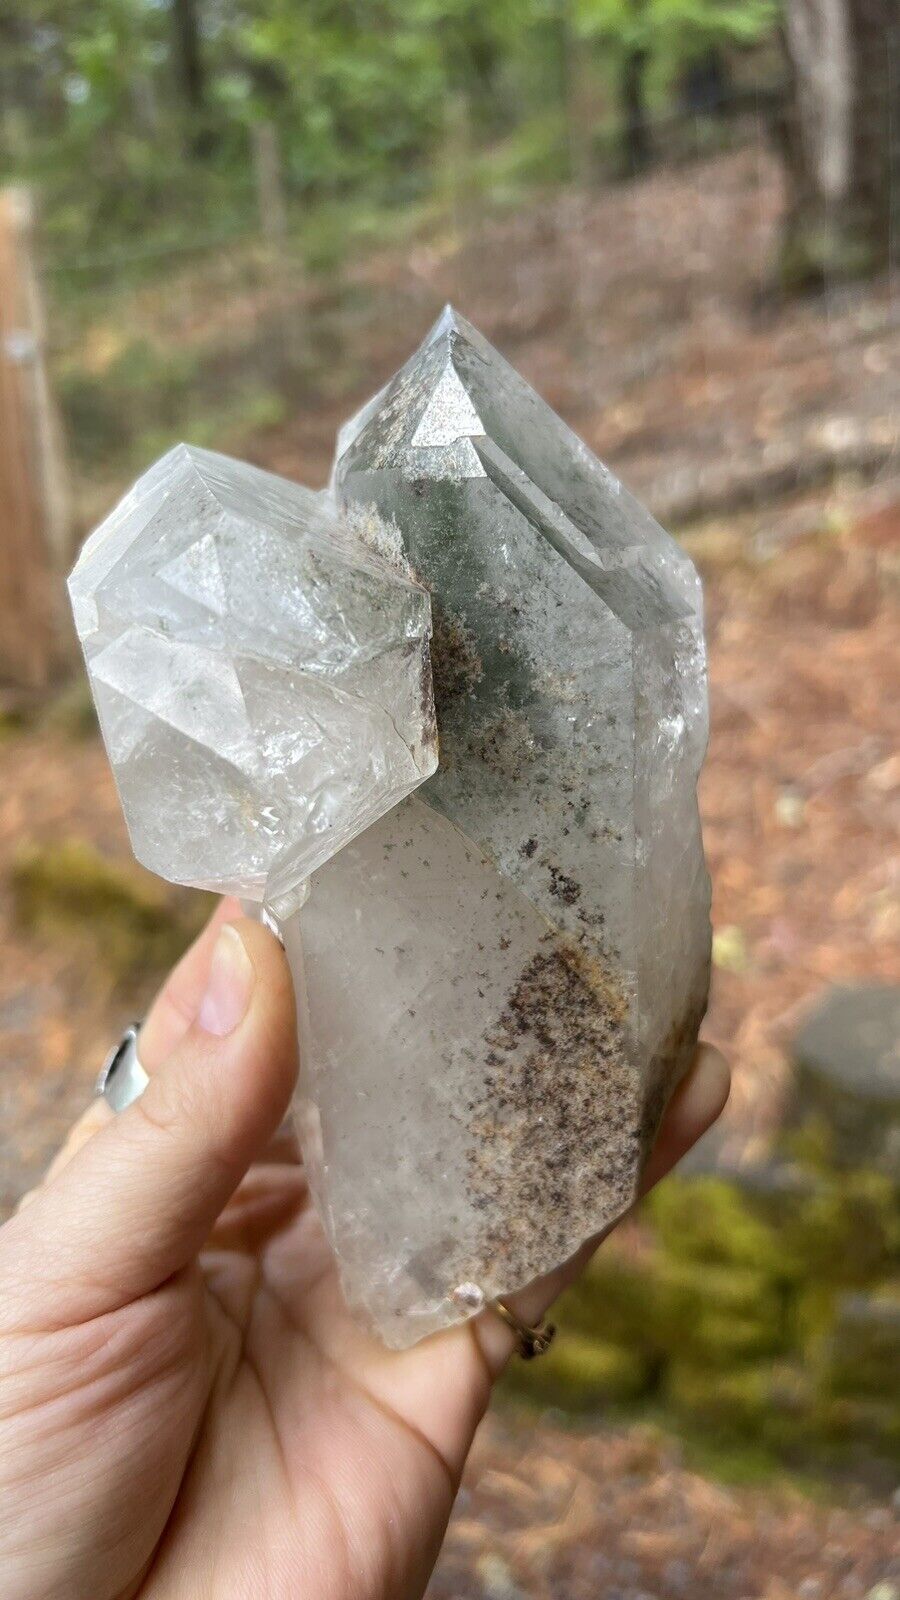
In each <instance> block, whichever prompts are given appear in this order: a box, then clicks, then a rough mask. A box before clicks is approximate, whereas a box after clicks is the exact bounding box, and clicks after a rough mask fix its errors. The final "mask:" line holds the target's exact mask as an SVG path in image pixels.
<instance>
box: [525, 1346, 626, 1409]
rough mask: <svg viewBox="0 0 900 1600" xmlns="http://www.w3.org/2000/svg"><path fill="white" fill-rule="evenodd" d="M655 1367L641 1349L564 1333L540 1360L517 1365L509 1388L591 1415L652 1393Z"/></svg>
mask: <svg viewBox="0 0 900 1600" xmlns="http://www.w3.org/2000/svg"><path fill="white" fill-rule="evenodd" d="M651 1381H652V1375H651V1367H650V1364H649V1362H647V1361H646V1360H645V1359H644V1358H643V1357H642V1356H641V1355H640V1354H639V1353H638V1352H637V1351H631V1350H626V1349H624V1348H623V1347H622V1346H620V1345H614V1344H607V1343H605V1342H604V1341H602V1340H595V1339H587V1338H584V1337H582V1336H581V1335H579V1334H576V1333H573V1332H570V1331H568V1330H563V1331H561V1333H560V1335H559V1337H558V1338H557V1339H556V1340H555V1341H554V1343H553V1344H552V1345H551V1347H550V1349H549V1350H548V1352H547V1354H546V1355H545V1356H542V1357H541V1359H540V1360H539V1361H532V1362H524V1361H517V1362H514V1363H513V1364H512V1366H511V1367H510V1368H509V1369H508V1372H507V1376H506V1379H505V1388H506V1389H507V1391H508V1392H510V1393H516V1394H519V1395H522V1396H524V1397H525V1398H527V1399H528V1400H530V1401H533V1402H538V1403H541V1404H543V1405H554V1406H560V1407H562V1408H563V1409H565V1410H568V1411H587V1410H591V1409H593V1408H595V1407H599V1406H604V1405H621V1404H624V1403H626V1402H629V1401H634V1400H637V1399H639V1398H640V1396H641V1395H643V1394H646V1392H647V1390H648V1388H649V1387H650V1384H651Z"/></svg>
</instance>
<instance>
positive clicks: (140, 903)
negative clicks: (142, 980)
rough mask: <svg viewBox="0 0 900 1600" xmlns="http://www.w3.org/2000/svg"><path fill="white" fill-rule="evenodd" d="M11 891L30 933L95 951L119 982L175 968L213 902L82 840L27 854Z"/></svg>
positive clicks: (29, 850)
mask: <svg viewBox="0 0 900 1600" xmlns="http://www.w3.org/2000/svg"><path fill="white" fill-rule="evenodd" d="M11 888H12V892H13V898H14V903H15V908H16V914H17V916H18V918H19V921H20V922H21V923H22V924H23V926H25V927H26V928H28V929H29V930H31V931H32V932H34V933H37V934H39V935H40V937H41V938H48V939H56V940H62V941H63V942H65V943H66V944H67V945H69V946H70V947H72V949H73V950H76V949H77V948H78V947H79V946H82V945H84V944H85V943H87V944H89V945H90V946H91V947H92V950H93V952H94V953H95V954H96V955H97V956H98V957H99V959H100V961H101V962H102V964H103V966H104V967H105V968H106V970H107V971H108V972H109V973H110V974H111V975H112V976H113V977H114V978H125V977H127V976H129V975H131V974H133V973H136V972H138V971H146V970H162V969H163V968H164V967H166V966H168V965H170V964H171V962H172V961H173V960H175V959H176V958H177V957H178V956H179V955H180V954H181V952H182V951H183V949H184V947H185V945H186V944H187V943H188V942H189V941H190V939H191V938H192V937H193V936H194V934H195V933H196V932H197V931H198V930H199V928H200V926H201V925H202V923H203V921H204V920H205V917H206V916H207V915H208V910H209V902H208V900H207V898H206V896H203V895H199V894H187V893H179V892H173V891H172V890H170V889H168V887H167V886H166V885H164V884H162V883H160V882H159V880H158V879H156V878H153V877H151V875H150V874H149V873H147V872H144V871H143V869H142V868H140V867H137V866H132V865H129V864H124V863H118V862H111V861H108V860H107V859H106V858H105V857H104V856H102V855H100V853H99V851H97V850H95V849H94V847H93V846H92V845H90V844H88V843H87V842H86V841H84V840H81V839H69V840H65V841H63V842H62V843H61V844H58V845H31V846H25V847H24V848H23V849H22V850H21V851H20V852H19V854H18V856H17V858H16V860H15V861H14V863H13V868H12V873H11Z"/></svg>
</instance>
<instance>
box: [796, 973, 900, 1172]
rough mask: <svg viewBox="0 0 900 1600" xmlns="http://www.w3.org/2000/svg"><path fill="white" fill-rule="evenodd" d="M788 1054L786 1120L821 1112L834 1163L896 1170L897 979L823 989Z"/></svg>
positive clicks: (899, 1154) (899, 1129)
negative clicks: (790, 1097) (792, 1070)
mask: <svg viewBox="0 0 900 1600" xmlns="http://www.w3.org/2000/svg"><path fill="white" fill-rule="evenodd" d="M794 1056H795V1062H796V1079H795V1095H794V1104H793V1107H792V1113H793V1120H795V1121H801V1120H803V1118H805V1117H809V1116H811V1115H812V1116H819V1117H824V1119H825V1120H826V1122H827V1124H828V1126H829V1128H830V1129H831V1132H832V1135H833V1140H834V1156H835V1159H836V1160H837V1161H838V1162H841V1163H845V1164H847V1165H857V1164H864V1165H878V1166H883V1167H888V1168H889V1169H891V1170H892V1171H894V1172H898V1173H900V985H897V984H856V985H846V986H840V985H839V986H836V987H835V988H833V989H830V990H829V991H828V992H827V993H826V994H825V996H824V998H823V999H822V1000H821V1001H820V1002H819V1004H818V1005H817V1006H816V1008H815V1010H814V1011H813V1013H812V1014H811V1016H810V1017H809V1018H808V1019H807V1021H806V1023H805V1024H804V1026H803V1028H802V1029H801V1031H800V1033H799V1034H798V1036H797V1041H796V1044H795V1046H794Z"/></svg>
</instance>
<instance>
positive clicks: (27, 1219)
mask: <svg viewBox="0 0 900 1600" xmlns="http://www.w3.org/2000/svg"><path fill="white" fill-rule="evenodd" d="M296 1075H297V1037H296V1023H295V1011H294V995H293V988H292V984H291V976H290V971H289V969H288V965H287V961H286V960H285V956H284V952H283V951H282V949H281V947H280V945H279V944H278V941H277V940H276V939H275V938H273V936H272V934H271V933H269V932H268V931H267V930H266V929H265V928H263V927H262V926H261V925H260V924H258V923H254V922H249V921H240V922H237V923H225V924H223V925H222V926H221V927H220V928H219V931H218V935H217V937H216V942H215V945H214V948H213V952H212V958H211V960H210V964H209V974H208V978H207V982H206V988H205V992H204V994H203V997H202V999H201V1001H200V1006H199V1010H198V1012H197V1016H196V1019H195V1021H194V1023H193V1024H192V1025H191V1027H189V1028H188V1029H187V1031H186V1032H185V1033H184V1035H183V1037H182V1038H181V1040H180V1041H179V1043H178V1044H177V1045H176V1047H175V1048H174V1050H173V1051H172V1052H171V1054H170V1055H169V1056H168V1057H167V1059H166V1060H165V1061H164V1062H163V1063H162V1064H161V1065H160V1066H159V1067H158V1068H157V1070H156V1071H155V1072H154V1073H153V1075H152V1077H151V1079H150V1082H149V1084H148V1086H147V1089H146V1090H145V1092H144V1094H143V1095H142V1096H141V1098H140V1099H139V1100H135V1101H134V1103H133V1104H132V1105H130V1106H129V1107H128V1109H127V1110H126V1111H124V1112H123V1113H122V1114H121V1115H120V1116H118V1117H115V1118H114V1119H113V1120H112V1121H111V1122H109V1123H108V1124H107V1125H106V1126H105V1127H104V1128H102V1129H101V1130H100V1131H99V1132H98V1133H97V1134H96V1135H95V1136H94V1137H93V1138H92V1139H90V1140H89V1141H88V1142H87V1144H85V1145H84V1146H83V1147H82V1148H81V1149H80V1150H79V1151H78V1152H77V1154H76V1155H74V1156H73V1158H72V1160H71V1161H70V1162H69V1163H68V1165H66V1166H65V1167H64V1169H63V1170H62V1171H61V1172H60V1173H59V1175H58V1177H56V1178H54V1179H53V1180H52V1181H51V1182H49V1183H48V1184H47V1185H46V1186H45V1187H44V1188H42V1189H41V1190H40V1191H39V1192H38V1193H37V1194H36V1195H35V1198H34V1201H33V1203H32V1204H31V1205H29V1206H28V1207H27V1209H26V1210H24V1211H22V1212H20V1213H19V1215H18V1216H16V1217H13V1218H12V1219H11V1221H10V1222H8V1223H7V1224H6V1226H5V1227H4V1228H3V1229H2V1230H0V1279H2V1283H3V1308H2V1312H0V1318H2V1321H3V1323H5V1324H7V1325H8V1323H9V1318H10V1316H11V1317H12V1318H13V1319H14V1321H16V1322H21V1321H24V1322H25V1323H26V1324H27V1325H31V1326H33V1325H34V1324H35V1322H37V1323H39V1324H40V1326H42V1327H45V1328H46V1327H48V1326H51V1325H53V1326H57V1327H59V1326H66V1325H69V1324H70V1323H72V1322H74V1321H83V1320H87V1319H88V1318H90V1317H96V1316H100V1315H102V1314H103V1312H105V1311H110V1310H115V1309H117V1308H118V1307H119V1306H122V1305H125V1304H126V1303H127V1302H128V1301H130V1300H134V1299H136V1298H137V1297H138V1296H140V1295H142V1294H147V1293H149V1292H150V1291H152V1290H153V1289H155V1288H157V1287H158V1286H159V1284H161V1283H162V1282H164V1281H165V1279H166V1278H168V1277H170V1276H171V1275H172V1274H173V1273H175V1272H178V1271H179V1270H180V1269H181V1268H182V1267H184V1266H186V1265H187V1264H188V1262H189V1261H191V1260H192V1259H193V1257H194V1256H195V1255H196V1253H197V1251H198V1250H199V1249H200V1247H201V1246H202V1244H203V1242H204V1240H205V1239H206V1238H207V1236H208V1234H209V1232H210V1229H211V1228H212V1225H213V1223H214V1222H215V1219H216V1217H217V1216H218V1214H219V1212H220V1211H221V1209H222V1207H223V1206H224V1204H225V1202H226V1201H227V1199H228V1198H229V1196H230V1195H231V1194H232V1193H233V1191H234V1190H235V1189H236V1187H237V1185H238V1184H239V1183H240V1180H241V1178H242V1177H243V1175H244V1173H245V1172H246V1170H247V1168H248V1166H249V1165H250V1163H251V1162H252V1161H253V1160H254V1159H255V1157H256V1156H257V1155H259V1154H260V1153H261V1151H262V1150H263V1149H264V1148H265V1146H266V1144H267V1143H268V1140H269V1139H270V1137H271V1135H272V1134H273V1133H274V1131H275V1129H276V1128H277V1126H278V1124H279V1122H280V1121H281V1118H282V1117H283V1115H284V1113H285V1110H286V1109H287V1105H288V1102H289V1100H290V1095H291V1090H292V1088H293V1085H294V1082H295V1079H296Z"/></svg>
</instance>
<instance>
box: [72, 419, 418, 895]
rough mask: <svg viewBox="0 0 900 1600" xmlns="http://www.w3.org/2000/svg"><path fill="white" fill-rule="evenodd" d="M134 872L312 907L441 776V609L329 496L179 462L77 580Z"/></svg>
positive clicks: (177, 452)
mask: <svg viewBox="0 0 900 1600" xmlns="http://www.w3.org/2000/svg"><path fill="white" fill-rule="evenodd" d="M69 591H70V594H71V598H72V604H73V608H74V612H75V622H76V626H77V628H78V633H79V635H80V638H81V643H82V647H83V649H84V653H85V659H86V662H87V668H88V673H89V675H90V680H91V687H92V689H93V692H94V698H95V700H96V703H97V711H98V714H99V717H100V725H101V728H102V730H103V737H104V740H105V742H106V747H107V750H108V752H109V758H110V761H111V762H112V766H113V770H114V772H115V775H116V781H117V784H118V788H119V794H120V796H121V799H122V805H123V808H124V811H125V817H126V820H127V823H128V829H129V833H130V835H131V841H132V844H133V846H134V851H135V854H136V856H137V857H138V859H139V860H140V861H142V862H143V863H144V865H145V866H147V867H151V868H152V869H153V870H154V871H155V872H158V873H160V874H161V875H162V876H163V877H166V878H170V879H172V880H173V881H175V882H177V883H189V884H194V885H196V886H197V887H199V888H203V889H215V890H217V891H220V892H223V893H231V894H237V895H240V896H242V897H244V898H245V899H248V900H254V901H265V902H266V904H267V906H268V908H269V910H270V911H271V912H272V913H273V914H275V915H282V916H288V915H290V913H291V912H292V911H293V910H294V909H295V908H296V906H297V905H298V904H299V902H300V900H301V899H302V898H303V894H304V892H305V883H306V880H307V879H308V877H309V875H310V873H311V872H313V871H315V869H316V868H317V867H319V866H321V865H322V863H323V862H324V861H326V860H327V859H328V857H329V856H330V855H332V854H333V853H334V851H336V850H339V849H340V848H341V846H342V845H345V844H346V843H347V842H348V841H349V840H350V839H352V838H353V837H354V835H355V834H357V833H359V832H361V831H362V829H364V828H367V827H369V825H370V824H371V823H373V822H375V821H377V819H378V818H379V817H380V816H381V815H382V813H383V812H385V811H387V810H388V809H389V808H390V807H391V806H393V805H395V804H396V802H397V801H398V800H401V799H403V797H404V796H405V795H407V794H409V792H410V790H411V789H413V788H415V787H416V785H417V784H419V783H421V781H422V779H423V778H424V777H427V775H428V774H429V773H430V772H433V770H434V767H435V764H436V761H437V741H436V734H435V724H434V707H433V701H432V693H431V668H430V664H429V654H428V641H429V635H430V627H431V623H430V603H429V598H428V595H427V594H426V593H425V591H424V590H423V589H422V588H421V587H420V586H419V585H418V584H415V583H413V582H411V581H410V579H409V578H408V577H407V576H405V575H404V574H403V573H401V572H399V571H398V570H397V568H396V567H391V566H389V565H388V564H387V562H386V561H385V560H384V558H383V557H382V556H380V555H379V554H378V553H377V552H374V551H371V550H369V549H367V548H366V546H365V545H364V544H363V543H362V541H361V540H359V539H357V538H354V537H353V536H352V535H351V534H350V532H349V530H348V529H347V527H346V526H345V525H343V524H342V523H341V522H340V520H339V519H338V518H337V517H336V516H335V515H334V513H333V512H331V511H330V510H329V508H328V507H327V506H326V505H324V504H323V503H322V499H321V497H320V496H316V495H314V494H312V493H310V491H309V490H307V489H301V488H299V487H298V486H297V485H296V484H292V483H288V482H287V481H286V480H284V479H282V478H277V477H275V476H273V474H271V473H268V472H261V471H260V470H259V469H258V468H256V467H251V466H247V465H246V464H245V463H243V462H239V461H232V460H229V459H228V458H227V457H225V456H221V455H215V454H213V453H212V452H210V451H208V450H195V449H190V448H188V447H187V446H186V445H178V446H177V447H176V448H175V449H174V450H170V451H169V453H168V454H167V455H165V456H163V458H162V460H160V461H158V462H157V463H156V465H155V466H154V467H152V468H151V469H150V471H149V472H146V473H145V474H144V476H143V477H142V478H140V479H139V480H138V482H137V483H136V484H135V485H134V488H133V489H132V490H131V492H130V493H129V494H128V495H127V496H126V497H125V499H124V500H123V501H122V502H121V503H120V505H119V506H117V508H116V509H115V510H114V511H113V512H112V514H111V515H110V516H109V517H108V518H107V519H106V521H105V522H103V523H102V524H101V525H100V527H99V528H97V529H96V531H95V532H94V533H93V534H92V535H91V537H90V538H89V539H88V540H87V542H86V544H85V546H84V548H83V550H82V552H81V555H80V557H79V560H78V562H77V565H76V567H75V569H74V571H73V573H72V575H71V578H70V579H69Z"/></svg>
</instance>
